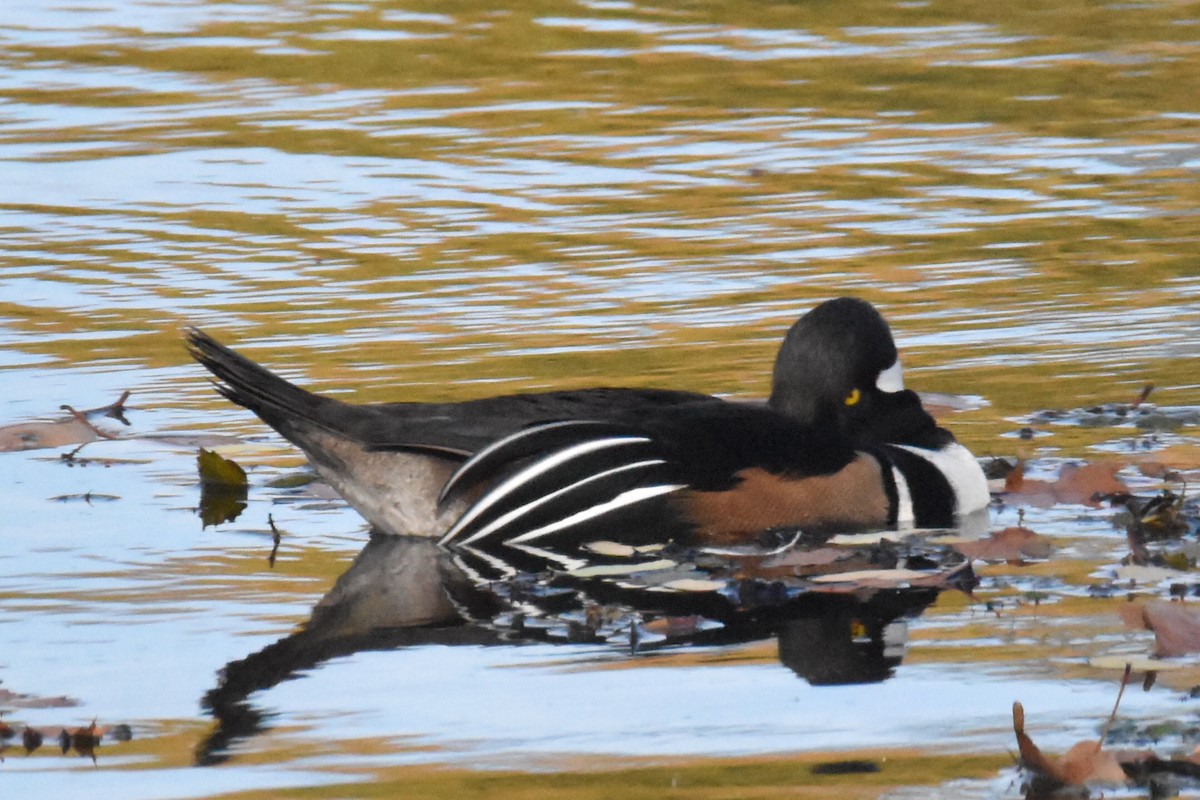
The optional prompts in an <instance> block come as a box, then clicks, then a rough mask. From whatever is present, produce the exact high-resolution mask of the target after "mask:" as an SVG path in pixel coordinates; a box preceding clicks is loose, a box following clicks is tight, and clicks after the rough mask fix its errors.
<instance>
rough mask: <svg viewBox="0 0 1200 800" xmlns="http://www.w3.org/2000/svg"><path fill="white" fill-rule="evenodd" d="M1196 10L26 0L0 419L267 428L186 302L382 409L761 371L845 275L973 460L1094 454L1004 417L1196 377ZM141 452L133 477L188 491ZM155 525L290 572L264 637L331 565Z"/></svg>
mask: <svg viewBox="0 0 1200 800" xmlns="http://www.w3.org/2000/svg"><path fill="white" fill-rule="evenodd" d="M1193 12H1194V8H1192V6H1191V5H1189V4H1186V3H1174V2H1146V3H1128V4H1116V3H1110V4H1103V5H1099V4H1096V3H1092V2H1083V1H1082V0H1068V1H1067V2H1060V3H1055V4H1054V5H1053V7H1047V6H1045V5H1044V4H1020V3H1016V4H1014V3H1006V4H979V3H968V2H951V1H950V0H935V1H934V2H898V3H897V2H864V3H825V2H818V3H805V4H795V3H783V2H759V3H753V4H746V3H732V2H717V3H709V4H703V5H700V4H689V3H684V4H668V5H664V6H650V5H645V4H635V3H624V2H615V3H614V2H590V1H588V2H579V3H573V4H568V5H564V4H562V3H550V2H530V3H521V4H518V5H517V6H515V7H512V8H497V7H495V6H494V5H490V4H482V3H476V2H469V1H468V0H463V1H462V2H453V3H418V2H405V3H400V2H379V3H355V2H350V3H306V4H302V5H296V4H291V3H279V2H262V3H224V2H200V1H199V0H197V2H192V3H173V4H157V3H143V2H136V1H135V0H126V1H122V0H112V2H110V3H109V4H108V5H107V6H105V5H103V4H91V5H88V6H73V5H62V6H49V7H46V6H45V4H41V3H37V2H33V1H32V0H30V1H29V2H16V3H14V4H13V9H12V11H11V13H12V14H13V16H12V17H11V18H9V21H3V20H0V41H2V42H3V43H4V47H3V48H2V52H0V63H2V64H3V65H4V70H3V73H4V74H3V77H0V102H2V103H3V105H0V160H3V163H4V166H3V170H4V173H5V180H4V181H0V237H3V240H4V243H5V244H4V247H3V249H2V251H0V345H2V352H0V382H2V383H3V386H4V390H5V391H4V394H5V395H6V396H7V397H8V398H9V401H10V406H9V407H10V408H13V409H19V410H13V411H12V413H3V414H0V419H2V420H4V421H7V420H8V419H9V417H14V416H17V415H21V414H23V415H29V414H34V413H40V412H43V411H52V410H53V409H54V408H55V407H56V406H57V404H58V403H60V402H79V403H83V404H87V403H88V402H89V401H91V400H95V402H92V403H91V404H92V405H99V404H101V403H103V402H110V401H111V399H112V398H111V397H108V396H107V394H108V392H109V391H110V390H111V388H112V387H113V386H118V387H119V388H130V389H132V390H134V393H135V395H134V397H135V401H136V400H137V399H138V398H139V397H140V402H141V403H142V405H143V407H144V408H145V409H152V410H154V411H156V412H161V416H160V417H158V419H159V420H160V425H161V426H164V427H175V428H187V429H193V430H205V431H207V430H212V429H214V428H219V429H220V430H222V431H233V430H236V431H240V432H259V431H261V427H260V426H259V425H258V423H257V422H255V421H252V420H251V419H249V417H248V415H246V414H243V413H241V412H240V411H235V410H232V409H230V408H228V406H227V404H225V402H224V401H223V400H221V399H220V398H218V397H216V396H215V395H214V394H213V393H211V392H210V391H209V389H208V387H207V385H206V384H205V383H204V381H203V380H202V376H201V375H200V374H199V372H198V370H197V368H195V367H194V366H193V365H191V364H188V363H187V359H186V357H185V355H184V353H183V350H182V347H181V344H180V337H179V329H180V328H181V327H182V326H184V325H186V324H199V325H202V326H204V327H206V328H211V329H213V330H214V332H219V333H220V334H221V335H222V336H223V338H226V339H228V340H229V341H231V342H233V343H238V344H240V345H246V346H247V352H248V353H250V354H251V355H253V356H255V357H257V358H260V359H261V360H263V361H265V362H267V363H269V364H270V365H271V366H273V367H277V368H280V369H282V370H283V371H284V372H285V373H286V374H288V375H289V376H292V377H299V378H303V379H304V380H305V382H306V383H308V384H310V385H312V386H313V387H315V388H318V389H323V390H335V389H337V390H345V391H346V392H347V395H346V396H351V397H353V398H354V399H357V400H363V401H367V400H397V399H412V400H433V399H465V398H468V397H476V396H481V395H485V394H490V393H494V392H500V391H517V390H524V389H533V388H541V387H548V386H555V387H563V388H567V387H579V386H587V385H597V384H610V385H613V384H623V385H670V386H675V387H678V388H687V389H696V390H703V391H712V392H722V393H730V394H738V395H758V396H761V395H763V394H765V393H766V391H767V388H768V387H767V382H768V380H769V374H770V364H771V360H772V359H773V357H774V352H775V348H776V346H777V342H778V340H779V337H780V336H781V334H782V332H783V330H785V329H786V327H787V326H788V325H789V324H790V323H791V322H792V321H793V320H794V319H795V317H796V316H797V315H798V314H799V313H800V312H802V311H803V310H805V309H807V308H808V307H810V306H811V305H813V304H814V303H815V302H817V301H819V300H821V299H824V298H827V297H830V296H834V295H838V294H858V295H861V296H863V297H865V298H867V299H869V300H871V301H873V302H876V303H878V304H880V305H881V306H882V307H883V309H884V310H885V313H886V314H887V315H888V316H889V318H890V319H891V320H892V322H893V325H894V327H895V329H896V331H897V334H898V337H899V339H900V340H901V344H902V347H903V348H904V350H905V353H906V366H907V369H908V376H909V383H910V384H911V385H913V386H914V387H916V388H919V389H922V390H927V391H942V392H954V393H964V394H972V395H979V396H982V397H983V398H985V399H986V400H987V401H988V402H989V403H990V405H988V406H985V407H983V408H980V409H977V410H974V411H968V412H965V413H961V414H956V415H954V416H953V417H952V418H951V419H950V420H949V424H950V425H951V427H953V428H954V429H955V431H956V432H957V433H958V434H959V435H960V438H962V439H963V440H964V441H965V442H966V443H967V444H968V445H969V446H971V447H972V448H974V449H975V450H976V451H977V452H979V453H981V454H984V453H1005V454H1012V453H1014V452H1015V453H1018V454H1021V455H1038V454H1043V455H1044V454H1047V453H1049V454H1052V455H1066V456H1079V455H1087V454H1089V453H1092V452H1093V451H1092V449H1091V448H1092V447H1093V446H1094V445H1096V444H1097V443H1101V442H1106V441H1110V440H1111V439H1112V437H1113V432H1112V431H1111V430H1107V429H1106V430H1091V429H1081V428H1063V429H1052V430H1053V431H1054V433H1055V435H1054V436H1053V437H1052V438H1048V439H1040V440H1036V441H1035V442H1019V441H1018V440H1015V439H1012V438H1001V436H1000V435H1001V434H1002V433H1009V432H1011V431H1013V430H1014V429H1015V428H1016V427H1019V423H1015V422H1012V421H1011V419H1010V418H1012V417H1015V416H1017V415H1020V414H1024V413H1027V412H1029V411H1032V410H1034V409H1038V408H1043V407H1076V406H1081V405H1087V404H1090V403H1095V402H1103V401H1114V400H1116V401H1127V400H1130V399H1132V397H1133V396H1135V395H1136V394H1137V391H1138V390H1139V389H1140V388H1141V386H1142V385H1143V384H1144V383H1146V382H1154V383H1155V384H1156V386H1157V387H1158V388H1157V389H1156V392H1155V394H1154V395H1153V399H1154V400H1156V401H1158V402H1160V403H1163V404H1179V405H1190V404H1194V403H1195V400H1194V398H1195V393H1196V387H1198V386H1200V358H1197V356H1198V355H1200V309H1198V308H1197V303H1196V299H1195V298H1196V296H1197V293H1198V285H1200V260H1198V258H1197V255H1196V253H1197V251H1198V247H1197V245H1198V243H1200V242H1198V239H1200V235H1198V232H1197V225H1196V210H1197V208H1200V188H1198V187H1200V181H1197V180H1196V173H1197V169H1200V145H1198V144H1197V141H1200V138H1198V136H1197V134H1198V132H1200V99H1198V98H1200V92H1198V91H1197V89H1198V88H1200V86H1198V83H1197V79H1196V76H1197V75H1200V50H1197V48H1196V47H1195V43H1196V40H1197V37H1198V36H1200V25H1198V24H1197V21H1196V19H1195V14H1194V13H1193ZM76 394H78V395H87V397H86V398H85V399H82V400H78V399H76V397H75V396H73V395H76ZM68 395H71V396H68ZM1122 435H1125V434H1122ZM1128 435H1129V436H1134V435H1135V434H1134V433H1129V434H1128ZM1182 436H1183V438H1184V439H1185V440H1186V441H1190V432H1188V431H1186V430H1185V431H1183V432H1182ZM1047 448H1050V449H1047ZM21 458H23V456H16V455H13V456H8V457H7V460H6V462H5V463H6V464H7V465H8V466H9V468H10V469H13V470H14V471H16V472H22V467H21V466H20V465H21V464H22V462H21V461H20V459H21ZM163 459H164V462H166V464H167V466H164V467H163V473H164V474H166V475H168V476H169V477H167V478H163V477H162V476H161V475H153V476H152V477H153V479H155V480H161V481H163V482H164V483H165V484H168V485H172V486H175V485H180V484H182V483H184V482H185V481H186V479H185V478H181V477H180V475H179V474H177V471H178V470H182V468H181V467H178V466H177V464H176V461H178V460H179V459H176V460H175V461H172V460H171V459H170V458H168V457H167V456H163ZM259 463H261V462H259ZM39 474H40V473H39ZM38 491H40V487H39V489H38ZM45 493H46V494H47V495H51V494H56V493H59V492H58V490H57V489H55V490H47V491H46V492H45ZM172 497H173V496H172ZM149 502H153V503H157V504H159V505H163V504H167V505H170V504H171V503H175V504H176V505H184V504H185V503H186V502H187V501H186V500H178V502H177V503H176V501H175V499H171V500H169V501H168V500H162V499H161V498H154V499H153V500H151V501H149ZM172 508H174V506H172ZM175 510H177V509H175ZM301 518H302V517H301ZM293 522H294V524H299V522H298V521H297V520H293ZM189 524H191V520H190V519H189ZM314 526H315V527H316V526H319V524H314ZM189 530H190V529H189ZM242 543H243V542H242V540H239V541H238V544H239V545H240V544H242ZM9 549H10V550H13V551H14V552H15V551H16V550H17V548H15V547H14V548H9ZM299 552H305V551H303V550H300V551H299ZM175 555H176V556H177V558H176V559H174V560H170V559H169V560H168V563H167V566H166V567H163V568H162V570H163V572H162V573H161V574H159V575H158V576H157V578H156V579H158V580H161V581H163V582H164V585H153V586H151V588H150V589H148V590H147V592H148V595H147V596H149V597H155V598H157V599H159V600H162V601H164V602H169V603H174V602H177V601H178V598H177V596H176V595H175V594H173V593H174V592H175V591H181V592H183V593H185V594H186V592H187V591H190V590H195V589H196V587H197V586H198V585H199V586H204V585H205V581H204V580H203V578H204V574H201V573H206V574H207V576H208V577H209V578H212V579H213V580H215V582H216V583H217V584H218V585H219V586H221V587H222V591H226V592H228V593H229V594H228V595H227V596H228V597H230V598H231V599H239V598H250V599H253V598H254V597H260V598H265V597H270V598H271V599H273V600H281V599H288V598H290V599H291V600H293V601H298V602H296V603H295V605H296V606H297V607H296V608H284V609H282V610H279V611H278V616H276V617H274V618H272V620H271V624H272V625H276V626H278V625H279V624H282V625H283V627H287V624H286V619H287V618H288V617H289V615H291V618H292V619H293V620H295V621H298V620H300V619H302V618H303V617H304V614H305V613H306V610H307V609H306V603H308V602H310V601H311V599H312V597H314V596H316V595H319V594H320V587H317V586H313V587H312V588H311V589H310V590H308V591H307V592H306V591H305V590H304V589H303V588H301V584H302V583H303V580H304V579H313V580H314V581H315V580H316V578H322V579H326V580H328V579H330V578H331V576H332V575H335V574H336V573H337V567H338V565H337V563H331V562H329V561H328V559H326V560H323V561H322V560H321V559H317V561H319V562H320V563H316V562H315V561H314V560H313V558H312V557H310V556H308V555H306V556H303V557H301V558H300V559H299V561H298V562H294V563H293V562H285V564H291V566H285V569H293V568H294V569H296V570H297V572H296V573H295V574H296V575H297V576H298V580H299V582H298V583H296V584H290V583H289V582H288V581H287V580H284V579H282V578H278V577H277V579H276V580H274V581H271V582H270V587H271V588H270V589H265V588H263V587H254V586H253V580H252V579H253V576H254V575H255V574H256V573H255V572H254V569H255V568H256V567H254V566H252V564H253V565H258V566H257V568H258V569H261V565H260V564H259V562H258V560H257V555H256V556H254V559H255V560H254V561H253V562H251V561H248V560H245V559H242V558H238V557H234V558H232V559H231V560H230V562H231V563H227V562H225V561H221V563H219V564H215V563H214V561H213V560H212V559H211V558H209V557H206V558H205V559H202V560H201V561H200V562H198V563H197V564H193V565H192V566H190V567H188V566H187V565H188V564H189V561H188V556H189V555H191V554H190V553H189V552H187V551H186V549H185V550H184V551H182V552H177V553H175ZM218 560H219V559H218ZM126 569H129V570H134V567H132V566H131V565H129V564H122V565H120V566H119V567H118V568H114V572H113V574H114V575H115V576H118V577H119V576H121V575H122V574H124V573H123V572H122V570H126ZM222 575H223V576H226V577H224V578H221V577H219V576H222ZM189 576H190V577H189ZM213 576H217V577H216V578H213ZM228 576H236V577H228ZM1083 579H1084V578H1083V577H1079V576H1076V577H1075V578H1073V580H1076V581H1077V582H1079V581H1083ZM238 580H245V581H247V583H246V584H238V583H237V581H238ZM173 581H180V582H181V583H178V584H172V588H166V584H167V583H171V582H173ZM52 583H53V582H52ZM123 591H124V590H118V589H111V588H110V589H107V590H105V591H103V592H101V593H100V595H99V596H107V599H108V601H110V602H120V603H126V602H128V603H132V602H135V601H136V597H137V596H138V595H136V594H134V595H125V594H122V592H123ZM50 593H51V594H54V595H56V596H57V597H58V598H59V599H60V600H62V601H63V602H66V603H69V604H72V607H80V608H82V607H85V606H86V605H87V603H89V602H95V601H96V600H97V597H98V595H96V594H94V593H89V592H86V591H83V592H77V591H75V590H74V589H73V588H72V587H69V586H66V585H52V588H51V590H50ZM12 594H14V595H16V596H18V597H22V596H24V595H23V594H22V592H18V591H15V590H14V591H13V592H12ZM0 596H4V592H2V591H0ZM943 611H945V610H944V609H943ZM945 613H950V612H945ZM280 620H285V622H283V623H280V622H279V621H280ZM1080 624H1081V625H1082V626H1084V627H1085V628H1087V626H1088V625H1090V624H1091V623H1090V622H1089V621H1086V620H1085V621H1083V622H1081V623H1080ZM1087 630H1091V628H1087ZM1100 630H1104V628H1103V626H1101V628H1100ZM937 635H939V636H940V635H941V632H940V631H939V632H938V634H937ZM1085 635H1086V634H1081V636H1085ZM1016 652H1017V653H1018V654H1019V655H1020V654H1024V657H1029V656H1028V650H1027V649H1024V650H1023V649H1021V648H1020V647H1018V648H1017V650H1016ZM924 653H925V655H924V656H923V657H924V658H925V659H926V660H934V661H936V660H937V659H938V658H940V657H942V655H943V654H942V653H941V651H939V650H937V649H936V647H934V646H932V645H931V646H929V647H928V648H927V649H926V650H925V651H924ZM976 657H977V658H981V659H982V658H986V657H985V656H982V655H979V656H976ZM920 658H922V656H918V660H920ZM995 658H996V659H997V660H1002V659H1001V658H1000V657H999V656H995ZM164 741H166V738H164ZM172 741H174V740H173V739H172ZM170 762H171V759H167V760H166V762H164V763H170ZM935 773H936V774H937V775H942V774H943V773H941V772H936V771H931V773H930V774H931V775H932V774H935ZM928 779H929V780H935V779H940V778H933V777H930V778H928Z"/></svg>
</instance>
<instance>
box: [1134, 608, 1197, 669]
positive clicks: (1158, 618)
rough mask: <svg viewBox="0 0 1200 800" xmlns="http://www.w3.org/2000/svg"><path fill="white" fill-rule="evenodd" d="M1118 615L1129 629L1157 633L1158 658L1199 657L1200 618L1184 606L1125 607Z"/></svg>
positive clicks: (1156, 654) (1155, 637)
mask: <svg viewBox="0 0 1200 800" xmlns="http://www.w3.org/2000/svg"><path fill="white" fill-rule="evenodd" d="M1117 613H1118V614H1120V616H1121V620H1122V621H1123V622H1124V623H1125V624H1126V625H1128V626H1130V627H1133V628H1145V629H1146V630H1149V631H1153V632H1154V655H1155V656H1156V657H1158V658H1172V657H1174V656H1182V655H1187V654H1188V653H1200V617H1198V616H1197V615H1195V614H1193V613H1192V612H1191V611H1190V610H1188V608H1187V607H1186V606H1185V605H1184V604H1183V603H1171V602H1167V601H1164V600H1152V601H1150V602H1148V603H1125V604H1123V605H1121V606H1120V607H1119V608H1118V609H1117Z"/></svg>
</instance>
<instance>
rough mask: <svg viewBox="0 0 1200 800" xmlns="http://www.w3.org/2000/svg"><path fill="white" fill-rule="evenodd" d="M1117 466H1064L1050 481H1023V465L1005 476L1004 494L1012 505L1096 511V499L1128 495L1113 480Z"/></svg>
mask: <svg viewBox="0 0 1200 800" xmlns="http://www.w3.org/2000/svg"><path fill="white" fill-rule="evenodd" d="M1121 466H1122V465H1121V464H1064V465H1063V467H1062V469H1060V470H1059V473H1058V477H1057V478H1056V479H1055V480H1053V481H1042V480H1033V479H1028V478H1026V477H1025V469H1024V465H1018V466H1017V468H1016V469H1014V470H1013V471H1012V472H1010V473H1009V474H1008V477H1007V478H1006V479H1005V482H1004V491H1005V492H1006V493H1007V494H1008V495H1010V496H1011V499H1012V501H1013V502H1021V503H1024V504H1026V505H1032V506H1041V507H1049V506H1053V505H1057V504H1060V503H1063V504H1071V505H1074V504H1082V505H1086V506H1091V507H1093V508H1099V506H1100V502H1099V500H1100V498H1103V497H1106V496H1110V495H1126V494H1129V487H1128V486H1126V485H1125V484H1124V483H1122V482H1121V481H1120V479H1118V478H1117V472H1119V471H1120V469H1121Z"/></svg>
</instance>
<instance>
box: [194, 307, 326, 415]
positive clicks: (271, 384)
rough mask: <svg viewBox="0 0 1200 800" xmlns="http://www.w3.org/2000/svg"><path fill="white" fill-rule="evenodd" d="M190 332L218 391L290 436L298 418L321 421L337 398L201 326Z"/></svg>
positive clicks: (197, 358)
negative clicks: (299, 382) (316, 390)
mask: <svg viewBox="0 0 1200 800" xmlns="http://www.w3.org/2000/svg"><path fill="white" fill-rule="evenodd" d="M186 335H187V345H188V352H189V353H191V355H192V358H194V359H196V360H197V361H199V362H200V363H201V364H203V365H204V367H205V368H207V369H208V371H209V372H211V373H212V374H213V375H214V376H215V377H216V381H214V383H215V385H216V387H217V391H218V392H220V393H221V394H223V395H224V396H225V397H227V398H229V399H230V400H232V401H233V402H235V403H237V404H238V405H240V406H245V407H246V408H248V409H250V410H251V411H253V412H254V413H255V414H257V415H258V416H259V417H261V418H262V420H263V422H265V423H267V424H268V425H270V426H271V427H272V428H274V429H275V430H277V431H279V432H280V433H282V434H283V435H284V436H285V437H287V438H290V436H289V429H291V428H292V426H293V424H294V423H296V422H299V421H302V420H303V421H307V422H310V423H315V424H317V425H321V418H322V416H323V415H322V411H324V410H325V409H324V406H327V405H329V404H331V403H333V402H334V401H332V400H328V399H326V398H321V397H317V396H316V395H314V394H313V393H312V392H307V391H305V390H304V389H301V388H300V387H299V386H296V385H295V384H293V383H289V382H288V381H286V380H284V379H283V378H281V377H279V376H278V375H276V374H275V373H273V372H271V371H270V370H268V369H267V368H266V367H263V366H260V365H259V364H256V363H255V362H253V361H251V360H250V359H248V358H246V357H245V356H243V355H241V354H239V353H236V352H234V351H233V350H230V349H229V348H228V347H226V346H225V345H223V344H221V343H220V342H218V341H217V340H216V339H214V338H212V337H211V336H209V335H208V334H207V333H205V332H204V331H202V330H199V329H198V328H189V329H188V330H187V332H186Z"/></svg>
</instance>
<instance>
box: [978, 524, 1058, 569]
mask: <svg viewBox="0 0 1200 800" xmlns="http://www.w3.org/2000/svg"><path fill="white" fill-rule="evenodd" d="M954 549H955V550H957V551H958V552H960V553H962V554H963V555H964V556H966V557H967V558H970V559H980V560H982V561H1007V562H1009V563H1015V562H1020V561H1024V560H1025V559H1027V558H1048V557H1049V556H1050V550H1051V547H1050V541H1049V540H1048V539H1047V538H1046V537H1044V536H1041V535H1039V534H1037V533H1034V532H1033V531H1031V530H1029V528H1024V527H1021V526H1014V527H1009V528H1005V529H1004V530H1002V531H998V532H996V533H993V534H992V535H991V536H989V537H987V538H986V539H977V540H973V541H966V542H955V544H954Z"/></svg>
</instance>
